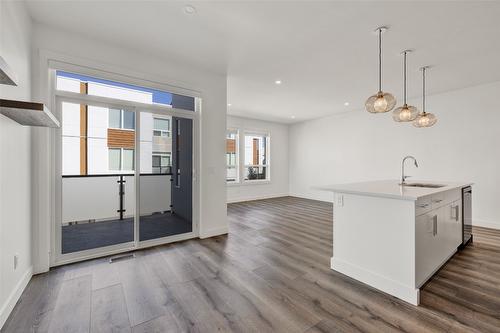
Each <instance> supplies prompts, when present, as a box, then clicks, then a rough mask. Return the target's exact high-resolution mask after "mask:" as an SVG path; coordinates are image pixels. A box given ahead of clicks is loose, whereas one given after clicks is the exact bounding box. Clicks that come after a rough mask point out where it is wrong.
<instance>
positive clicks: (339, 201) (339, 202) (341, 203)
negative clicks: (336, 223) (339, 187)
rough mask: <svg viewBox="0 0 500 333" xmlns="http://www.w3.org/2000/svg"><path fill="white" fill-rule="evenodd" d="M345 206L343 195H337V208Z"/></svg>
mask: <svg viewBox="0 0 500 333" xmlns="http://www.w3.org/2000/svg"><path fill="white" fill-rule="evenodd" d="M343 206H344V196H343V195H342V194H338V195H337V207H343Z"/></svg>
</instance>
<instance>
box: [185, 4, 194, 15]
mask: <svg viewBox="0 0 500 333" xmlns="http://www.w3.org/2000/svg"><path fill="white" fill-rule="evenodd" d="M184 13H186V14H194V13H196V8H194V7H193V6H191V5H186V6H184Z"/></svg>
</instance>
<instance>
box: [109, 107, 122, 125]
mask: <svg viewBox="0 0 500 333" xmlns="http://www.w3.org/2000/svg"><path fill="white" fill-rule="evenodd" d="M121 115H122V111H121V110H118V109H109V127H110V128H122V117H121Z"/></svg>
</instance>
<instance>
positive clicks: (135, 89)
mask: <svg viewBox="0 0 500 333" xmlns="http://www.w3.org/2000/svg"><path fill="white" fill-rule="evenodd" d="M56 89H57V90H60V91H69V92H74V93H79V94H86V95H92V96H100V97H108V98H114V99H121V100H125V101H132V102H139V103H144V104H159V105H163V106H166V107H172V108H177V109H183V110H188V111H194V110H195V98H194V97H190V96H183V95H177V94H173V93H170V92H167V91H161V90H157V89H151V88H147V87H142V86H136V85H132V84H126V83H121V82H116V81H110V80H104V79H99V78H95V77H91V76H87V75H80V74H76V73H69V72H64V71H56Z"/></svg>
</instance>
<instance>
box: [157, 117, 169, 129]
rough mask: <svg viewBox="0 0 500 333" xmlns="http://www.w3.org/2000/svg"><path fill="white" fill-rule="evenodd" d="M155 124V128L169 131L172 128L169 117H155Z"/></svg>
mask: <svg viewBox="0 0 500 333" xmlns="http://www.w3.org/2000/svg"><path fill="white" fill-rule="evenodd" d="M154 126H155V127H154V128H155V130H163V131H169V130H170V121H169V120H168V119H159V118H155V120H154Z"/></svg>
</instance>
